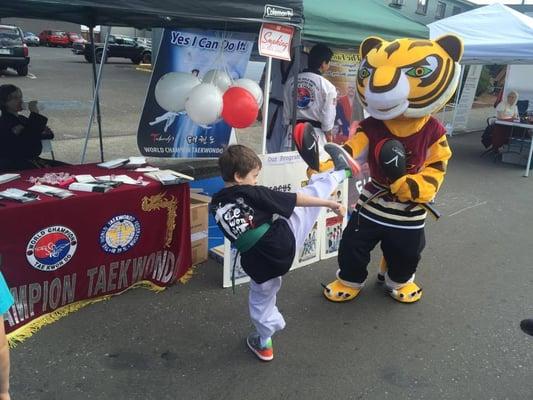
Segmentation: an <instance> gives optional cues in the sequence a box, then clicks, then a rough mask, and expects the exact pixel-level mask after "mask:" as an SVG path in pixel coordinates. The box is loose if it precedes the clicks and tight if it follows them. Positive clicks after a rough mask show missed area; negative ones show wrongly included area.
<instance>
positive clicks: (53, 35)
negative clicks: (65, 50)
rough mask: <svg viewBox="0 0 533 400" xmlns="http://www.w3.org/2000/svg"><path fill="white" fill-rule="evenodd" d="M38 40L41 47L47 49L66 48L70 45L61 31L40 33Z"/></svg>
mask: <svg viewBox="0 0 533 400" xmlns="http://www.w3.org/2000/svg"><path fill="white" fill-rule="evenodd" d="M39 40H40V41H41V44H42V45H44V46H49V47H50V46H52V47H60V46H61V47H68V45H69V44H70V42H69V39H68V36H67V34H66V33H65V32H62V31H42V32H41V33H39Z"/></svg>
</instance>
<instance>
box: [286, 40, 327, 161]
mask: <svg viewBox="0 0 533 400" xmlns="http://www.w3.org/2000/svg"><path fill="white" fill-rule="evenodd" d="M332 56H333V52H332V51H331V49H330V48H329V47H327V46H325V45H323V44H317V45H315V46H314V47H313V48H312V49H311V51H310V52H309V59H308V60H309V61H308V63H309V64H308V65H309V68H308V69H306V70H305V71H304V72H301V73H300V74H298V98H297V104H296V105H297V111H296V120H297V122H309V123H310V124H311V125H313V127H314V128H315V133H316V134H317V137H318V140H319V146H320V154H321V158H322V155H323V154H324V145H325V144H326V142H327V141H328V139H329V138H330V135H331V132H330V131H331V129H332V128H333V125H334V122H335V114H336V105H337V89H336V88H335V86H334V85H333V84H332V83H331V82H330V81H328V80H327V79H326V78H324V77H323V76H322V74H323V73H324V72H326V71H327V70H328V69H329V62H330V61H331V58H332ZM293 82H294V79H293V78H290V79H289V80H288V81H287V84H286V85H285V89H284V100H283V118H284V124H285V125H289V134H288V135H287V140H288V141H289V143H290V141H292V134H291V132H292V127H291V126H290V124H291V118H292V110H293V90H294V84H293Z"/></svg>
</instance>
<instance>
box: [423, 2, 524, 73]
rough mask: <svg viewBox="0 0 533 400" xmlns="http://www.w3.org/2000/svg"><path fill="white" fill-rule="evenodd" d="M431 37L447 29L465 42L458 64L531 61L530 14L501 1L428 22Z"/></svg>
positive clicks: (445, 32) (446, 31)
mask: <svg viewBox="0 0 533 400" xmlns="http://www.w3.org/2000/svg"><path fill="white" fill-rule="evenodd" d="M428 27H429V34H430V37H431V38H432V39H434V38H436V37H439V36H441V35H444V34H447V33H454V34H456V35H458V36H460V37H461V38H462V39H463V42H464V48H465V51H464V55H463V60H462V61H461V64H533V18H530V17H528V16H527V15H524V14H522V13H520V12H518V11H515V10H513V9H512V8H510V7H507V6H504V5H503V4H500V3H495V4H491V5H488V6H485V7H480V8H476V9H474V10H471V11H468V12H465V13H462V14H458V15H454V16H452V17H448V18H445V19H442V20H440V21H436V22H433V23H431V24H429V25H428Z"/></svg>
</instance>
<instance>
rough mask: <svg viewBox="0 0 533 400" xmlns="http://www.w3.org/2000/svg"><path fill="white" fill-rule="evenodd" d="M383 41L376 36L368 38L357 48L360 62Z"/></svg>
mask: <svg viewBox="0 0 533 400" xmlns="http://www.w3.org/2000/svg"><path fill="white" fill-rule="evenodd" d="M383 42H384V40H383V39H381V38H380V37H377V36H369V37H367V38H366V39H365V40H363V43H361V46H359V58H360V59H361V60H362V59H363V58H365V57H366V55H367V54H368V53H369V52H370V50H372V49H375V48H379V47H380V46H381V45H382V44H383Z"/></svg>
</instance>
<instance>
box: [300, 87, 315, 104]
mask: <svg viewBox="0 0 533 400" xmlns="http://www.w3.org/2000/svg"><path fill="white" fill-rule="evenodd" d="M311 100H312V96H311V92H310V90H309V89H308V88H305V87H299V88H298V100H297V101H298V108H307V106H308V105H309V103H311Z"/></svg>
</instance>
